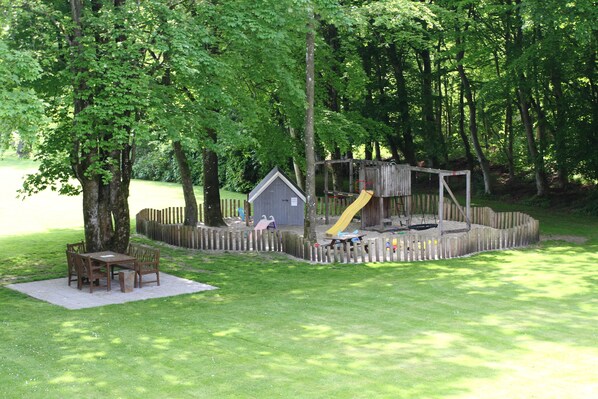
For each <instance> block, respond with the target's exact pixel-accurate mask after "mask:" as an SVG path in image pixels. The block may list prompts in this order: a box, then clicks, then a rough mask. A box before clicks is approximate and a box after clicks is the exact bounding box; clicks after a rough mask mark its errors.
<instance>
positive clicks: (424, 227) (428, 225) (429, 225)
mask: <svg viewBox="0 0 598 399" xmlns="http://www.w3.org/2000/svg"><path fill="white" fill-rule="evenodd" d="M407 227H408V228H409V229H410V230H428V229H433V228H435V227H438V223H422V224H412V225H410V226H407Z"/></svg>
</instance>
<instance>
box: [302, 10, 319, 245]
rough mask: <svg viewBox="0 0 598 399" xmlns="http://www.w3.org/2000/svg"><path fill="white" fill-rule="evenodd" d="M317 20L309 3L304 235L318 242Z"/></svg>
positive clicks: (306, 47) (306, 40) (306, 59)
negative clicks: (315, 99) (315, 125)
mask: <svg viewBox="0 0 598 399" xmlns="http://www.w3.org/2000/svg"><path fill="white" fill-rule="evenodd" d="M315 30H316V20H315V17H314V10H313V9H312V8H311V5H308V10H307V33H306V39H305V98H306V102H307V106H306V108H305V137H304V140H305V160H306V173H305V192H306V194H307V196H306V206H307V207H306V215H305V216H306V217H305V231H304V233H303V237H304V238H305V239H306V240H307V241H308V242H316V240H317V237H316V185H315V183H316V160H315V148H314V147H315V145H314V85H315V72H314V65H315V60H314V52H315V36H316V33H315Z"/></svg>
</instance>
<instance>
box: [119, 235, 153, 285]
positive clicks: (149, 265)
mask: <svg viewBox="0 0 598 399" xmlns="http://www.w3.org/2000/svg"><path fill="white" fill-rule="evenodd" d="M127 254H128V255H130V256H133V257H134V258H135V259H137V260H136V261H135V275H136V278H135V280H136V284H135V285H136V286H137V287H139V288H141V287H142V285H143V284H147V283H158V285H160V250H159V249H155V248H151V247H148V246H145V245H139V244H129V247H128V248H127ZM147 274H155V275H156V279H155V280H150V281H143V276H145V275H147Z"/></svg>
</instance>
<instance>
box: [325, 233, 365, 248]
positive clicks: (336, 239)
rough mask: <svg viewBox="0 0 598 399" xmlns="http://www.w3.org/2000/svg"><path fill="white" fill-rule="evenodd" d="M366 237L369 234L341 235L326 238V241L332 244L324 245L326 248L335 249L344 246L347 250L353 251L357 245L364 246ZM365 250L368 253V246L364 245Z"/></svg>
mask: <svg viewBox="0 0 598 399" xmlns="http://www.w3.org/2000/svg"><path fill="white" fill-rule="evenodd" d="M366 235H367V234H339V235H336V236H330V237H326V239H328V240H330V242H329V243H328V244H326V245H324V247H325V248H327V247H330V248H334V247H335V246H336V247H340V246H342V247H343V249H345V250H347V249H349V250H352V249H353V248H354V247H355V246H356V245H361V244H362V240H363V237H365V236H366ZM363 248H364V249H365V251H366V252H367V251H368V247H367V245H364V247H363Z"/></svg>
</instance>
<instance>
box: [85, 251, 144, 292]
mask: <svg viewBox="0 0 598 399" xmlns="http://www.w3.org/2000/svg"><path fill="white" fill-rule="evenodd" d="M81 255H82V256H85V257H87V258H89V259H91V260H92V261H94V262H96V263H98V264H100V265H104V266H106V271H107V272H108V278H107V280H108V283H107V287H106V289H107V290H108V291H110V290H111V289H112V288H111V284H110V281H111V280H112V267H113V266H115V265H118V266H119V267H124V268H126V269H131V270H135V261H136V260H137V259H136V258H134V257H132V256H129V255H126V254H119V253H118V252H112V251H101V252H89V253H85V254H81Z"/></svg>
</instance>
